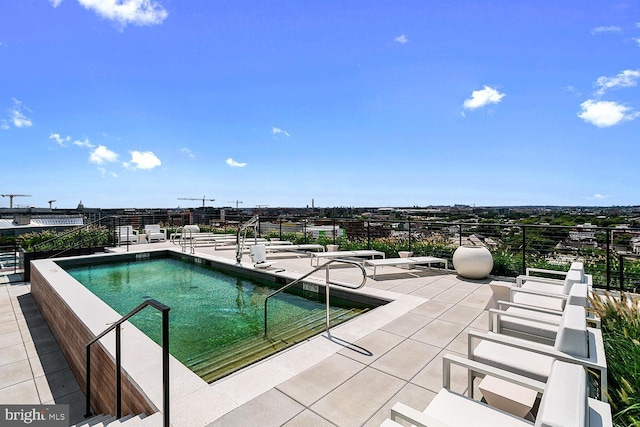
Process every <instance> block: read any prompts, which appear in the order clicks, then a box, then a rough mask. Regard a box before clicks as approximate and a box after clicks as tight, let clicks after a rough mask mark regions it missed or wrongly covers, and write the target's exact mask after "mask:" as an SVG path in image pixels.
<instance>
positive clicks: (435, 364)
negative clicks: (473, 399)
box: [411, 350, 467, 393]
mask: <svg viewBox="0 0 640 427" xmlns="http://www.w3.org/2000/svg"><path fill="white" fill-rule="evenodd" d="M447 353H452V354H454V352H452V351H449V350H444V351H442V352H440V353H439V354H438V355H437V356H436V357H434V358H433V359H432V360H431V362H429V364H428V365H427V366H425V367H424V368H423V369H422V370H421V371H420V372H419V373H418V374H417V375H416V376H415V377H413V378H412V379H411V383H413V384H415V385H418V386H420V387H423V388H426V389H427V390H431V391H432V392H434V393H438V392H439V391H440V389H442V357H443V356H444V355H445V354H447ZM461 356H463V355H462V354H461ZM465 357H466V356H465ZM451 384H452V390H454V391H457V392H459V393H462V392H464V391H465V390H466V389H467V371H466V370H465V369H461V368H458V367H454V369H452V371H451Z"/></svg>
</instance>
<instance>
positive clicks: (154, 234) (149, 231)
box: [144, 224, 167, 243]
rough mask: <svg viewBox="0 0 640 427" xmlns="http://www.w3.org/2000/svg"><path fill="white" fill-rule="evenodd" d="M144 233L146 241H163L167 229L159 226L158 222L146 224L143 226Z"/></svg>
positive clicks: (165, 238) (165, 237)
mask: <svg viewBox="0 0 640 427" xmlns="http://www.w3.org/2000/svg"><path fill="white" fill-rule="evenodd" d="M144 234H146V235H147V242H149V243H151V242H154V241H156V242H164V241H166V240H167V230H166V229H165V228H160V225H158V224H148V225H145V226H144Z"/></svg>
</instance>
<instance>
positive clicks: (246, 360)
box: [185, 308, 366, 382]
mask: <svg viewBox="0 0 640 427" xmlns="http://www.w3.org/2000/svg"><path fill="white" fill-rule="evenodd" d="M363 311H366V310H357V309H336V308H332V313H331V315H330V323H331V325H332V326H335V325H337V324H339V323H342V322H343V321H345V320H348V319H350V318H352V317H353V316H354V315H355V314H357V313H360V312H363ZM325 316H326V313H325V312H324V311H322V312H320V313H314V314H312V315H310V316H307V317H306V318H304V319H302V320H300V321H299V322H297V323H296V325H295V327H291V325H290V324H285V325H280V326H277V327H273V328H269V331H268V337H267V338H266V339H265V338H264V337H262V336H258V337H253V338H250V339H245V340H242V341H239V342H236V343H232V344H231V345H228V346H225V347H226V348H225V349H224V350H223V351H221V349H220V348H217V349H215V350H212V351H209V352H205V353H201V354H199V355H197V356H194V357H193V358H191V359H190V360H189V361H187V362H185V365H187V366H188V367H189V368H190V369H191V370H193V371H194V372H195V373H196V374H197V375H199V376H200V377H201V378H203V379H204V380H205V381H207V382H212V381H214V380H216V379H218V378H221V377H223V376H225V375H228V374H230V373H232V372H234V371H236V370H238V369H240V368H243V367H245V366H247V365H249V364H251V363H254V362H256V361H258V360H261V359H263V358H265V357H268V356H270V355H271V354H273V353H275V352H276V351H279V350H282V349H284V348H287V347H289V346H292V345H294V344H296V343H298V342H301V341H304V340H305V339H308V338H309V337H311V336H313V335H316V334H317V333H319V332H321V331H322V330H324V328H325Z"/></svg>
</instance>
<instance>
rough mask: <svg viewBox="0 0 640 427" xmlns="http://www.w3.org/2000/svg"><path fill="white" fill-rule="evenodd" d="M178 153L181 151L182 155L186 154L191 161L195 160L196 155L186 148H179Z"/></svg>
mask: <svg viewBox="0 0 640 427" xmlns="http://www.w3.org/2000/svg"><path fill="white" fill-rule="evenodd" d="M180 151H181V152H182V153H183V154H186V155H187V156H189V157H190V158H192V159H195V158H196V155H195V154H193V151H191V150H189V149H188V148H186V147H183V148H181V149H180Z"/></svg>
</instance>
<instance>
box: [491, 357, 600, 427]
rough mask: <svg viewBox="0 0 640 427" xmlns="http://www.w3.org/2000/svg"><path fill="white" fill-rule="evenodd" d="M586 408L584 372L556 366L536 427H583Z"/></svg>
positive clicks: (545, 390)
mask: <svg viewBox="0 0 640 427" xmlns="http://www.w3.org/2000/svg"><path fill="white" fill-rule="evenodd" d="M588 408H589V404H588V396H587V375H586V372H585V370H584V368H583V367H582V366H580V365H574V364H571V363H565V362H555V363H554V364H553V367H552V368H551V375H549V380H548V381H547V385H546V386H545V389H544V393H543V394H542V401H541V402H540V409H539V410H538V415H537V417H536V424H535V425H536V427H557V426H563V427H574V426H575V427H583V426H586V425H587V416H588V415H587V411H588ZM496 425H497V424H496Z"/></svg>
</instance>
